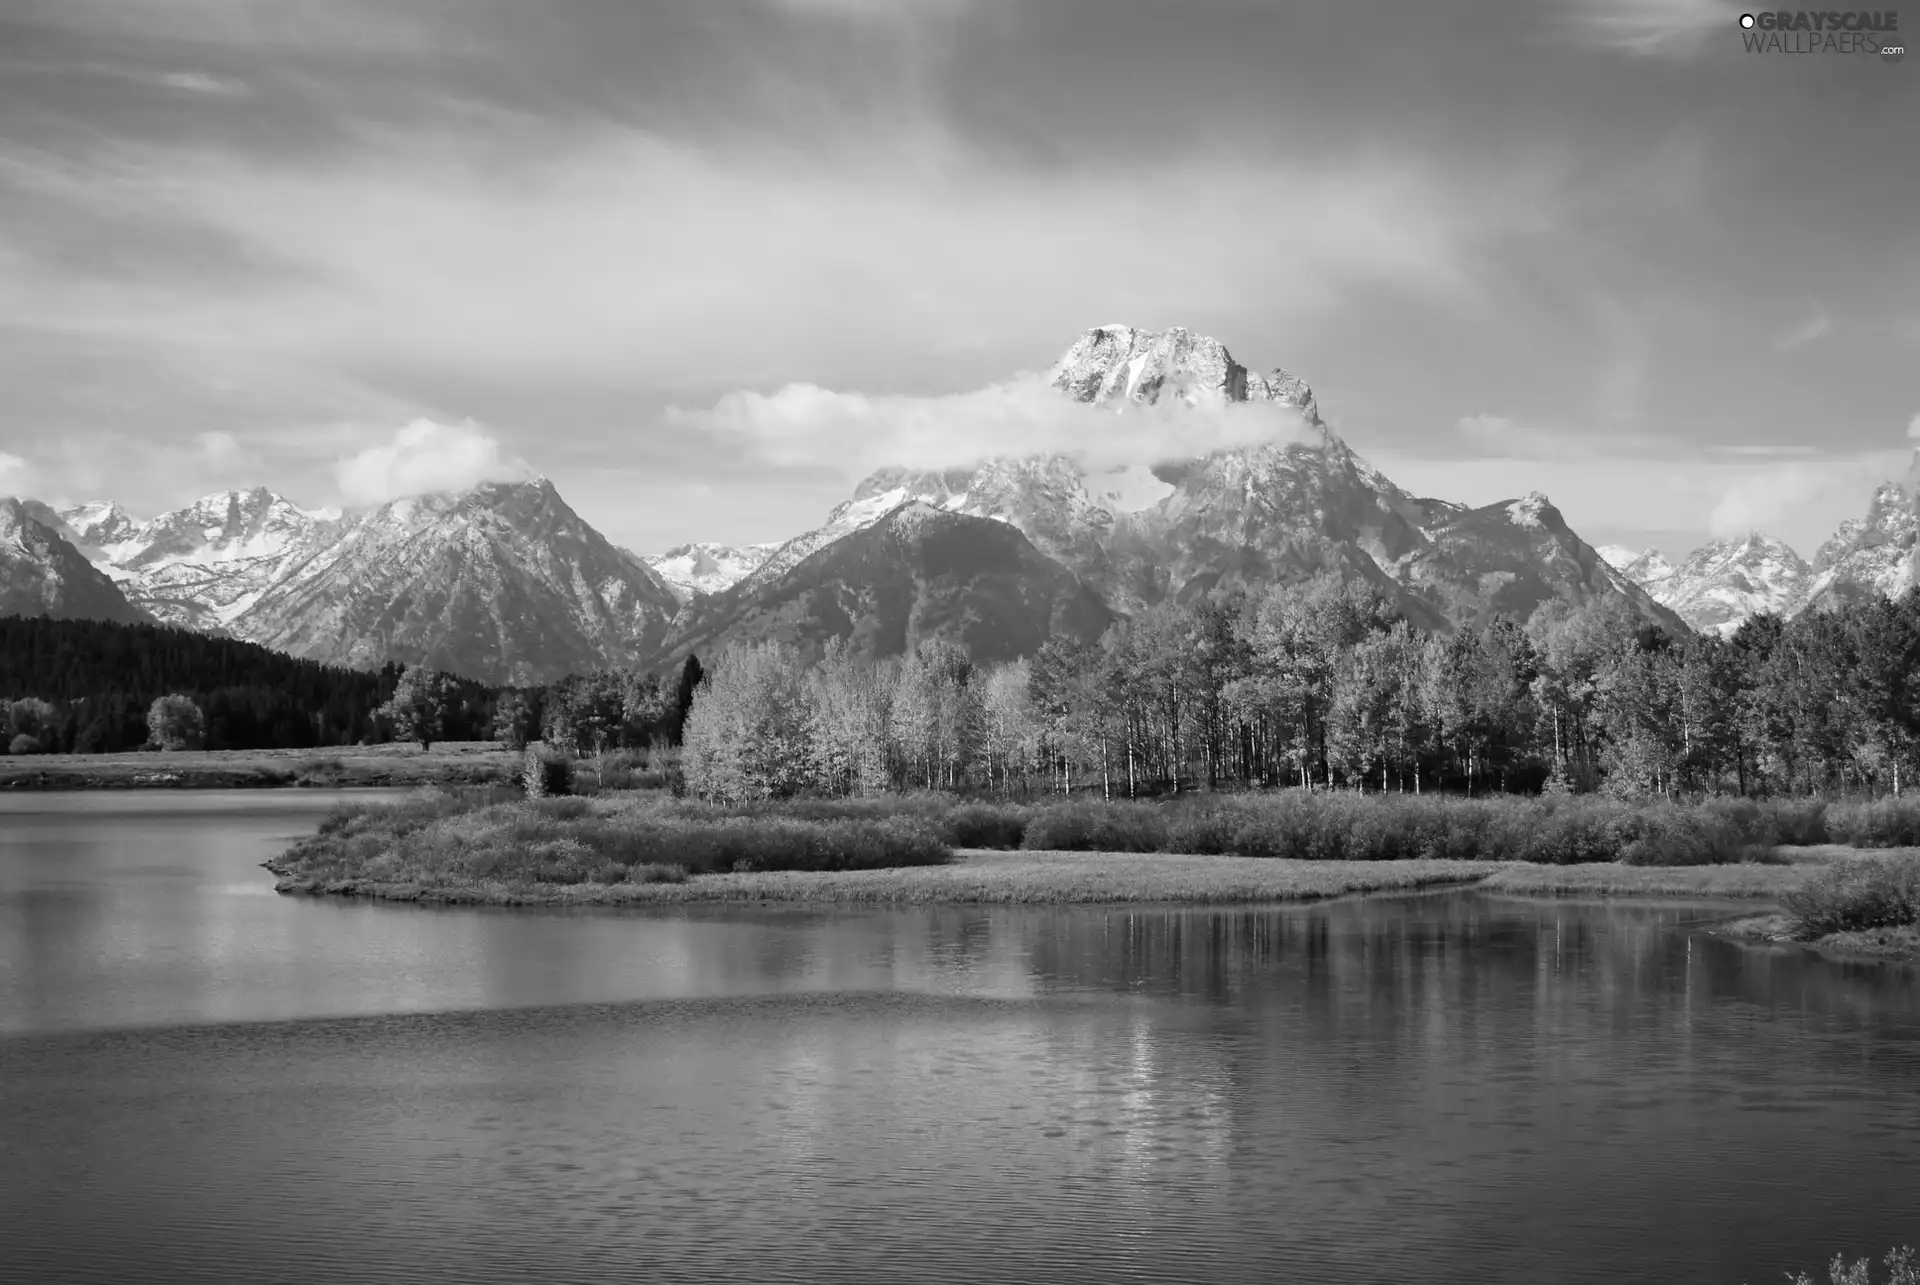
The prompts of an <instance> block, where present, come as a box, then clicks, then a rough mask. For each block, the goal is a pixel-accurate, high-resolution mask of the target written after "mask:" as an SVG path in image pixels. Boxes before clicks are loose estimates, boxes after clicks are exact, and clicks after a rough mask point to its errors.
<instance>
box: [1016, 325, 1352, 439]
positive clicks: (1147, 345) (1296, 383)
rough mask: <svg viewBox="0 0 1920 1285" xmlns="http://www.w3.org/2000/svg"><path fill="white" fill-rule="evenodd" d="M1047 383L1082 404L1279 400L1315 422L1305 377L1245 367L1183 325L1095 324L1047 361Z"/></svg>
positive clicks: (1217, 344) (1314, 408) (1315, 412)
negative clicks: (1160, 327)
mask: <svg viewBox="0 0 1920 1285" xmlns="http://www.w3.org/2000/svg"><path fill="white" fill-rule="evenodd" d="M1047 383H1048V384H1050V385H1051V386H1052V387H1054V388H1057V389H1059V390H1060V391H1062V392H1064V393H1066V394H1067V395H1068V396H1069V397H1072V398H1073V399H1074V400H1075V401H1081V402H1092V403H1100V404H1124V403H1126V402H1139V403H1154V402H1158V401H1160V400H1162V399H1163V398H1166V397H1172V398H1175V399H1177V400H1179V401H1181V402H1184V403H1185V404H1187V405H1190V406H1191V405H1202V404H1209V405H1225V404H1227V403H1231V402H1249V401H1251V402H1284V403H1286V404H1288V405H1290V406H1294V407H1297V408H1298V409H1299V410H1300V411H1301V413H1302V414H1303V415H1304V416H1305V417H1306V418H1307V419H1308V420H1309V421H1310V422H1315V423H1317V422H1318V421H1319V411H1318V407H1317V406H1316V405H1315V403H1314V399H1313V390H1312V389H1310V388H1308V387H1307V385H1306V382H1305V381H1304V380H1302V379H1299V378H1297V377H1296V376H1294V375H1292V374H1289V373H1288V372H1287V371H1285V370H1283V369H1281V368H1280V367H1277V366H1276V367H1274V368H1273V369H1272V370H1271V371H1269V372H1268V373H1267V374H1264V375H1262V374H1257V373H1255V372H1253V371H1250V370H1248V369H1247V368H1246V367H1245V366H1243V365H1241V364H1240V363H1239V362H1238V361H1236V360H1234V357H1233V354H1232V353H1230V352H1228V351H1227V347H1226V345H1225V344H1223V343H1221V342H1220V341H1219V340H1217V339H1214V338H1213V337H1212V336H1210V335H1202V334H1196V333H1195V332H1193V331H1191V330H1188V329H1187V328H1186V327H1184V326H1172V327H1169V328H1168V329H1166V330H1144V329H1141V328H1139V327H1136V326H1127V325H1108V326H1095V327H1094V328H1093V329H1091V330H1089V331H1087V332H1086V333H1084V334H1082V335H1081V336H1080V337H1079V338H1078V339H1076V340H1074V342H1073V345H1072V346H1071V347H1069V348H1068V349H1067V351H1066V352H1065V353H1064V354H1063V355H1062V356H1061V358H1060V360H1058V361H1057V362H1055V363H1054V364H1053V366H1052V368H1051V369H1050V370H1048V372H1047Z"/></svg>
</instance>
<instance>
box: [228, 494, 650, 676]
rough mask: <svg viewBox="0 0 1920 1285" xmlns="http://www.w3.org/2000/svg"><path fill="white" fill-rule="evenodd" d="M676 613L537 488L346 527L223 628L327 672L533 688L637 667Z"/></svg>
mask: <svg viewBox="0 0 1920 1285" xmlns="http://www.w3.org/2000/svg"><path fill="white" fill-rule="evenodd" d="M679 605H680V604H679V600H678V599H677V598H675V596H674V594H673V592H672V590H670V589H669V588H668V587H667V585H666V584H665V583H664V582H663V581H661V579H660V578H659V577H658V576H657V575H655V574H653V572H652V571H650V570H649V569H648V568H647V567H646V566H645V565H644V564H642V563H640V562H639V561H638V560H636V559H634V558H633V557H631V556H630V555H628V554H626V553H625V552H624V551H622V550H620V549H617V548H615V547H614V546H613V545H612V544H610V543H608V542H607V540H606V538H605V537H604V536H602V535H601V534H600V533H599V532H598V531H596V530H594V529H593V528H592V527H591V526H589V525H588V524H587V523H586V522H585V521H583V520H582V519H581V518H580V516H579V515H578V514H577V513H575V512H574V511H573V510H572V509H571V508H570V507H568V505H567V503H566V501H564V500H563V499H561V498H560V495H559V493H558V492H557V491H555V490H554V488H553V484H552V483H551V482H548V481H547V480H546V479H545V478H539V479H535V480H534V481H530V482H511V483H509V482H501V483H488V484H485V485H482V486H479V487H476V488H475V489H474V490H472V491H469V492H467V493H465V494H459V495H430V496H420V497H414V498H410V499H404V500H395V501H392V502H391V503H388V504H384V505H381V506H380V507H379V508H376V509H373V510H371V511H370V512H366V513H363V514H359V515H356V516H354V517H352V518H350V519H348V520H347V521H346V523H345V525H344V528H343V529H342V530H341V532H340V534H339V535H338V536H337V538H335V539H334V540H332V541H331V542H329V543H328V544H326V545H325V546H324V547H322V548H320V549H318V550H316V551H313V552H311V553H309V554H307V555H306V556H305V557H304V558H302V559H300V560H299V561H298V562H296V563H295V564H293V565H292V566H290V567H288V568H287V569H286V570H285V571H284V572H283V573H282V574H281V575H280V576H279V577H278V578H277V579H275V580H274V581H273V583H271V584H270V585H268V586H267V587H266V588H265V589H263V590H262V591H261V592H260V594H259V595H258V596H257V597H256V598H255V599H254V600H253V601H252V602H250V603H249V604H248V605H247V607H246V608H245V609H244V610H243V611H241V612H240V613H239V614H237V615H236V616H235V617H234V618H233V620H232V621H231V622H230V624H229V628H230V629H231V630H232V631H233V632H234V633H235V634H236V635H238V636H240V637H243V638H247V639H250V640H252V641H254V642H259V643H263V644H265V645H266V646H269V647H274V648H278V649H279V650H282V651H286V652H290V653H292V654H293V655H296V656H305V657H309V658H311V659H314V660H321V661H326V662H329V663H332V664H338V665H353V666H374V665H378V664H380V663H382V662H383V661H386V660H401V661H404V662H406V663H408V664H415V663H424V664H428V665H433V666H436V667H438V668H441V669H447V670H452V671H454V672H456V673H460V674H464V675H467V676H468V677H471V678H477V679H480V680H482V681H486V682H513V683H532V682H547V681H551V680H553V679H556V678H560V677H563V676H565V675H566V674H568V673H577V672H586V671H588V670H592V669H597V668H603V667H606V666H608V665H619V664H632V663H634V662H636V661H637V660H638V659H639V658H641V657H642V656H643V655H645V654H647V653H648V652H649V651H650V650H651V649H652V648H653V646H654V645H655V644H656V643H657V642H658V641H659V639H660V638H661V637H662V635H664V634H665V632H666V629H667V624H668V621H669V620H671V619H672V617H673V615H674V613H675V612H676V611H677V610H678V609H679Z"/></svg>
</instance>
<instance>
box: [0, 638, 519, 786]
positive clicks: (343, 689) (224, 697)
mask: <svg viewBox="0 0 1920 1285" xmlns="http://www.w3.org/2000/svg"><path fill="white" fill-rule="evenodd" d="M398 676H399V671H398V669H397V667H395V666H393V665H388V666H387V667H386V668H384V669H382V670H379V671H377V672H363V671H360V670H352V669H339V668H335V667H333V666H329V665H322V664H318V663H316V662H314V661H308V660H298V659H295V658H294V657H292V656H286V655H283V654H281V653H279V652H276V651H272V650H269V649H268V648H265V647H261V646H258V645H256V644H254V643H248V642H240V641H237V640H235V639H231V638H216V637H209V636H207V635H204V634H197V633H192V632H190V631H188V630H184V629H174V628H168V627H163V626H155V625H122V624H112V623H108V622H105V621H95V620H50V619H47V618H45V617H33V616H9V617H0V715H4V716H5V718H6V721H7V724H8V725H7V726H6V727H4V728H0V731H4V732H6V740H7V741H8V742H11V741H12V740H13V739H14V738H15V737H16V736H20V735H27V736H29V737H31V739H32V740H33V741H34V742H37V746H38V748H39V749H40V750H43V751H46V752H55V753H64V752H77V753H94V752H100V751H112V750H128V749H137V748H139V747H140V746H141V745H143V744H145V743H146V741H147V739H148V728H147V721H146V720H147V712H148V707H149V706H150V705H151V704H152V702H153V701H154V699H155V698H156V697H160V696H165V695H169V694H174V693H179V694H183V695H186V696H190V697H192V698H193V700H194V702H195V703H196V704H197V705H198V706H199V707H200V709H201V711H202V712H203V714H204V716H205V720H206V731H205V745H206V748H208V749H214V750H220V749H263V748H303V747H307V746H324V745H352V744H357V743H359V742H360V741H362V740H366V741H381V740H385V739H388V736H389V734H390V733H389V731H388V730H387V729H386V727H385V726H384V725H383V722H382V720H380V719H378V718H376V717H375V716H374V713H375V711H376V710H377V709H379V707H380V705H381V703H382V702H383V701H385V700H386V699H387V698H388V697H389V696H391V695H392V694H393V689H394V685H395V683H396V681H397V679H398ZM493 702H494V693H493V690H492V689H490V688H487V687H484V686H482V685H480V684H478V683H473V682H467V681H464V680H455V681H454V682H453V684H452V690H451V692H450V701H449V708H448V710H447V713H446V722H445V729H444V731H443V733H442V735H443V736H444V738H445V739H447V740H479V739H486V738H487V737H489V736H490V735H491V734H492V731H491V729H492V718H493ZM29 724H31V726H29ZM0 748H5V746H4V745H0Z"/></svg>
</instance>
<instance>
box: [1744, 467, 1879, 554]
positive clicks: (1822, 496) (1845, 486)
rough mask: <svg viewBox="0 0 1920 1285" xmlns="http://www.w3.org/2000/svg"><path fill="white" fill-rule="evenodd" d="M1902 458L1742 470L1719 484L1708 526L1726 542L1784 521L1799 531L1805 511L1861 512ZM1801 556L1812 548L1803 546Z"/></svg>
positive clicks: (1822, 533) (1829, 527)
mask: <svg viewBox="0 0 1920 1285" xmlns="http://www.w3.org/2000/svg"><path fill="white" fill-rule="evenodd" d="M1905 458H1906V452H1904V451H1897V450H1896V451H1871V452H1864V453H1861V454H1856V455H1845V456H1829V457H1826V458H1806V459H1797V460H1792V461H1780V462H1777V463H1769V464H1756V465H1751V466H1748V467H1745V468H1743V469H1741V470H1740V471H1739V472H1738V473H1736V474H1735V475H1734V476H1733V477H1731V478H1728V479H1725V480H1724V481H1723V483H1722V485H1721V488H1720V494H1719V498H1718V500H1717V502H1716V503H1715V504H1714V506H1713V508H1712V510H1711V511H1710V512H1709V514H1708V517H1707V525H1708V527H1709V529H1711V530H1712V532H1713V533H1714V534H1715V535H1717V536H1722V537H1726V536H1736V535H1741V534H1744V533H1745V532H1747V531H1750V530H1768V529H1769V528H1779V527H1781V525H1782V524H1783V523H1789V522H1790V523H1791V524H1792V525H1793V526H1795V527H1801V526H1803V524H1804V518H1803V517H1802V515H1804V514H1805V513H1806V512H1807V511H1808V510H1810V509H1811V510H1815V511H1822V512H1833V511H1839V512H1842V513H1848V514H1853V513H1859V512H1863V511H1865V508H1866V503H1867V497H1868V496H1869V495H1871V494H1872V492H1873V488H1874V487H1875V486H1877V485H1878V484H1879V483H1881V482H1882V481H1885V480H1886V479H1887V478H1889V477H1893V476H1897V475H1898V474H1899V473H1900V472H1901V471H1902V468H1903V466H1904V462H1905ZM1831 531H1832V524H1831V523H1829V524H1825V529H1824V530H1821V531H1819V533H1818V534H1819V536H1821V537H1824V536H1825V535H1828V534H1831ZM1807 544H1811V541H1810V540H1809V541H1807ZM1802 552H1803V553H1811V552H1812V549H1811V548H1810V547H1803V548H1802Z"/></svg>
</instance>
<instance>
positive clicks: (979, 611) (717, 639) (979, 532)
mask: <svg viewBox="0 0 1920 1285" xmlns="http://www.w3.org/2000/svg"><path fill="white" fill-rule="evenodd" d="M1113 618H1114V617H1113V613H1112V612H1111V611H1110V610H1109V609H1108V608H1107V606H1106V604H1104V603H1103V602H1101V600H1100V598H1099V597H1098V596H1097V595H1096V594H1094V593H1093V592H1092V590H1090V589H1089V588H1087V586H1086V585H1084V584H1082V583H1081V582H1080V580H1079V579H1078V578H1077V577H1075V576H1074V575H1073V573H1072V572H1070V571H1068V570H1067V569H1066V568H1065V567H1063V566H1061V565H1060V564H1059V563H1057V562H1055V561H1053V560H1052V559H1050V558H1048V557H1046V556H1045V555H1044V554H1042V553H1041V552H1040V551H1039V550H1037V549H1036V548H1034V546H1033V544H1032V542H1031V541H1029V540H1028V539H1027V538H1026V537H1025V536H1024V535H1022V534H1021V533H1020V531H1019V530H1018V529H1017V528H1016V527H1014V526H1012V525H1010V524H1008V523H1004V522H996V521H992V520H989V519H985V518H978V517H973V516H970V515H967V514H961V513H954V512H951V511H948V510H945V509H942V508H940V507H938V506H936V505H934V504H931V503H928V502H926V501H924V500H920V501H908V502H906V503H903V504H900V505H898V506H896V507H894V508H893V509H891V510H889V511H888V512H887V513H885V514H883V515H882V516H881V517H880V518H879V519H878V520H876V521H873V522H870V523H867V524H866V525H864V526H862V527H860V528H859V529H858V530H856V531H853V532H851V533H849V534H848V535H846V536H845V537H844V538H841V539H837V540H834V541H832V542H830V543H828V544H826V545H823V546H822V547H820V548H818V549H816V550H814V551H813V552H812V553H810V554H808V555H807V556H805V557H803V558H801V559H800V560H799V561H798V562H796V563H795V564H794V565H792V566H791V567H789V568H788V569H786V570H785V571H782V572H780V573H779V574H778V575H777V576H775V577H773V578H772V579H771V580H767V581H760V582H759V583H756V584H753V585H749V584H746V583H745V582H742V583H740V584H736V585H734V586H732V587H731V588H729V589H725V590H722V591H721V592H720V593H717V594H713V595H711V596H703V597H700V598H696V599H694V600H693V602H692V603H690V604H689V605H688V607H687V608H686V610H685V611H683V612H682V614H681V616H680V619H679V620H677V621H675V623H674V631H673V636H672V638H671V639H669V640H668V642H667V644H666V645H665V647H664V648H663V651H665V652H667V653H670V654H674V655H684V654H685V653H687V652H689V651H691V652H694V653H695V654H699V653H701V652H703V651H707V650H710V649H712V648H713V647H714V646H715V645H717V644H719V643H721V642H723V641H725V642H740V643H751V642H761V641H765V640H770V639H778V640H781V641H785V642H789V643H792V644H795V645H796V646H798V647H799V648H800V649H801V650H802V651H803V652H805V653H808V654H810V655H814V656H817V655H818V654H819V652H820V649H821V648H822V647H823V646H824V645H825V643H826V641H827V640H828V639H829V638H835V637H839V638H845V639H847V640H848V641H849V642H850V643H851V644H852V645H853V648H854V650H855V651H856V652H857V653H859V654H861V655H864V656H870V657H873V656H895V655H899V654H901V653H902V652H904V651H907V650H909V649H911V648H912V647H914V646H917V645H918V644H919V643H920V642H921V641H922V640H925V639H930V638H943V639H947V640H950V641H953V642H957V643H959V644H961V645H963V646H965V647H966V648H967V650H968V652H969V653H970V654H971V655H972V656H973V657H974V659H975V660H978V661H983V662H986V661H995V660H1009V659H1012V658H1014V657H1016V656H1023V655H1029V654H1031V653H1032V652H1034V651H1036V650H1038V649H1039V647H1040V645H1041V644H1042V643H1043V642H1045V641H1046V639H1047V638H1048V637H1049V636H1051V635H1053V634H1056V633H1063V634H1066V635H1069V636H1071V637H1074V638H1077V639H1080V640H1083V641H1086V640H1091V639H1094V638H1097V637H1099V635H1100V634H1101V633H1102V632H1104V631H1105V629H1106V628H1107V626H1108V625H1110V624H1111V623H1112V622H1113Z"/></svg>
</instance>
